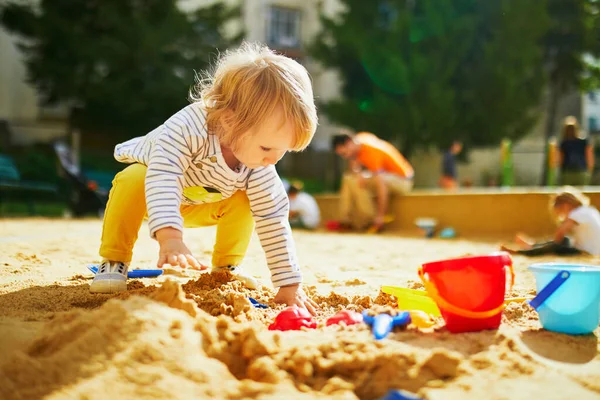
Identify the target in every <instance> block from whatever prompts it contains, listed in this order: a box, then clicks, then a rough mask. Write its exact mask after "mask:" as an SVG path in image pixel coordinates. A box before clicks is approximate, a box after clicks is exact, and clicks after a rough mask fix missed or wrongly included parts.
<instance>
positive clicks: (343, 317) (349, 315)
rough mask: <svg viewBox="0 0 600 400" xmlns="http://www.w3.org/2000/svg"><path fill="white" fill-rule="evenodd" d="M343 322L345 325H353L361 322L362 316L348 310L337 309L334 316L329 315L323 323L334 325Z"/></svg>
mask: <svg viewBox="0 0 600 400" xmlns="http://www.w3.org/2000/svg"><path fill="white" fill-rule="evenodd" d="M340 322H344V323H345V324H346V325H354V324H359V323H361V322H363V316H362V315H361V314H359V313H357V312H354V311H350V310H341V311H338V312H337V313H336V314H335V315H334V316H332V317H329V318H328V319H327V322H326V323H325V325H327V326H329V325H334V324H339V323H340Z"/></svg>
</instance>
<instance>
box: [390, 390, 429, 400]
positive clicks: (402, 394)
mask: <svg viewBox="0 0 600 400" xmlns="http://www.w3.org/2000/svg"><path fill="white" fill-rule="evenodd" d="M380 400H422V399H421V398H420V397H417V396H416V395H414V394H412V393H410V392H407V391H405V390H390V391H389V392H387V394H386V395H385V396H384V397H382V398H381V399H380Z"/></svg>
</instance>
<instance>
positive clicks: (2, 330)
mask: <svg viewBox="0 0 600 400" xmlns="http://www.w3.org/2000/svg"><path fill="white" fill-rule="evenodd" d="M100 230H101V223H100V221H98V220H83V221H70V220H45V219H27V220H0V398H2V399H39V398H47V399H63V398H81V399H105V398H112V399H131V398H140V399H157V398H173V399H190V398H226V399H243V398H257V399H312V398H334V399H357V398H358V399H378V398H380V397H381V396H383V395H384V394H385V393H386V392H387V391H388V390H389V389H404V390H407V391H410V392H413V393H417V394H418V395H419V396H421V397H423V398H425V399H433V400H437V399H444V400H448V399H450V400H453V399H528V400H529V399H531V398H534V396H539V397H540V398H544V399H545V400H548V399H565V398H573V399H598V398H600V352H599V348H600V346H599V339H598V337H599V336H600V330H596V332H595V334H593V335H585V336H568V335H562V334H558V333H553V332H548V331H545V330H542V329H541V327H540V324H539V321H538V318H537V314H536V313H535V312H533V311H531V310H530V309H529V307H528V306H527V305H525V304H511V305H509V306H508V308H507V310H506V311H505V314H504V317H503V323H502V325H501V327H500V329H499V330H497V331H485V332H477V333H466V334H452V333H449V332H448V331H446V329H445V328H444V327H443V323H442V322H441V321H440V320H438V321H437V322H438V323H437V325H436V326H434V327H433V328H429V329H418V328H416V327H413V326H409V327H408V328H405V329H397V330H396V331H395V332H393V333H392V334H391V335H390V336H389V337H388V338H387V339H385V340H382V341H375V340H374V339H373V338H372V335H371V333H370V331H369V330H368V327H367V326H366V325H364V324H359V325H353V326H349V327H346V326H330V327H326V326H325V320H326V318H328V317H329V316H331V315H333V314H334V313H335V312H337V311H338V310H341V309H344V308H345V309H351V310H355V311H359V312H360V311H362V310H364V309H371V310H372V311H373V312H379V311H392V310H393V309H394V307H395V301H394V298H392V297H390V296H388V295H385V294H383V293H380V287H381V285H389V284H393V285H397V286H406V287H414V288H419V287H420V284H419V283H418V282H417V280H418V277H417V275H416V269H417V267H418V266H419V265H420V264H421V263H423V262H426V261H432V260H436V259H442V258H446V257H454V256H461V255H466V254H480V253H487V252H490V251H493V250H495V249H496V248H497V244H498V243H497V242H493V241H489V242H476V241H467V240H462V239H458V240H451V241H444V240H428V239H423V238H420V237H417V236H412V237H406V236H402V237H400V236H393V235H382V236H362V235H350V234H344V235H337V234H329V233H307V232H302V231H296V232H295V233H294V236H295V237H296V240H297V247H298V251H299V255H300V259H301V261H302V268H303V271H304V274H305V284H306V286H307V290H308V291H309V292H310V293H311V294H312V296H313V298H314V299H315V300H316V301H317V303H319V305H320V310H319V315H318V316H317V318H316V320H317V322H318V327H317V329H315V330H306V331H290V332H275V331H269V330H267V326H268V325H269V324H270V323H271V322H272V321H273V319H274V317H275V316H276V315H277V313H278V312H279V311H280V310H282V309H283V308H284V307H283V306H281V305H276V304H274V303H273V302H272V299H273V296H274V292H273V290H272V289H270V283H269V279H268V270H267V268H266V266H265V261H264V255H263V254H262V251H261V250H260V246H259V244H258V240H257V239H256V238H254V240H253V242H252V244H251V246H250V250H249V254H248V257H247V260H246V263H245V265H246V267H247V269H248V270H249V271H250V272H251V273H252V274H254V275H255V276H257V277H258V278H260V279H261V280H262V282H263V283H264V284H265V285H266V286H265V287H263V288H262V289H260V290H255V291H250V290H247V289H245V288H243V287H242V285H241V284H240V283H239V282H235V281H231V280H230V277H229V276H228V275H227V274H219V275H210V274H207V273H199V272H195V271H182V270H179V269H169V270H167V271H166V272H167V273H166V274H165V275H163V276H161V277H159V278H157V279H139V280H130V281H129V283H128V287H129V290H128V292H126V293H122V294H119V295H92V294H90V293H89V291H88V288H89V282H90V279H91V276H92V275H91V273H89V272H88V271H87V269H86V268H85V266H86V264H87V263H90V262H95V261H96V262H97V261H98V257H97V255H96V254H97V247H98V240H99V237H100ZM185 238H186V242H187V244H188V245H189V246H190V248H191V249H192V251H193V252H194V253H195V254H197V255H198V256H199V257H200V258H201V259H203V261H209V260H210V256H211V249H212V241H213V238H214V230H213V229H211V228H207V229H196V230H189V231H186V232H185ZM157 249H158V246H157V244H156V243H155V242H153V241H152V240H150V239H149V238H148V237H147V228H146V227H143V228H142V231H141V232H140V240H139V242H138V244H137V246H136V249H135V256H134V262H133V266H134V267H138V268H152V267H154V264H153V263H154V262H155V257H156V254H157ZM550 259H552V258H550V257H545V258H539V259H537V260H539V261H543V260H550ZM580 260H581V261H584V262H586V263H600V259H594V258H592V257H581V258H580ZM530 261H531V260H529V259H526V258H522V257H515V258H514V264H515V269H516V273H517V282H516V285H515V288H514V289H513V293H511V295H515V296H517V295H529V294H532V293H534V292H535V281H534V278H533V276H532V275H531V274H530V273H529V272H527V270H526V267H527V265H528V264H529V263H530ZM247 296H252V297H254V298H256V299H257V300H258V301H260V302H263V303H267V304H268V305H269V306H271V308H269V309H266V310H261V309H255V308H254V307H252V306H251V304H250V303H249V302H248V301H247V299H246V297H247Z"/></svg>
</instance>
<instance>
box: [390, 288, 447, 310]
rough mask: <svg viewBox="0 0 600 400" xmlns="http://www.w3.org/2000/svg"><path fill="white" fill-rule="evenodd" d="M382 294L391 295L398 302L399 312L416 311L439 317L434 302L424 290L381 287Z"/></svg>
mask: <svg viewBox="0 0 600 400" xmlns="http://www.w3.org/2000/svg"><path fill="white" fill-rule="evenodd" d="M381 290H382V291H383V293H387V294H391V295H392V296H395V297H396V299H397V300H398V309H400V310H418V311H423V312H425V313H427V314H430V315H433V316H435V317H441V316H442V313H441V312H440V309H439V308H438V306H437V304H435V301H433V299H432V298H431V297H429V295H428V294H427V292H426V291H425V290H416V289H408V288H403V287H399V286H382V287H381Z"/></svg>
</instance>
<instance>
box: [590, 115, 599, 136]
mask: <svg viewBox="0 0 600 400" xmlns="http://www.w3.org/2000/svg"><path fill="white" fill-rule="evenodd" d="M588 130H589V131H590V133H591V132H596V131H598V130H600V125H598V119H597V118H596V117H589V118H588Z"/></svg>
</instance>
